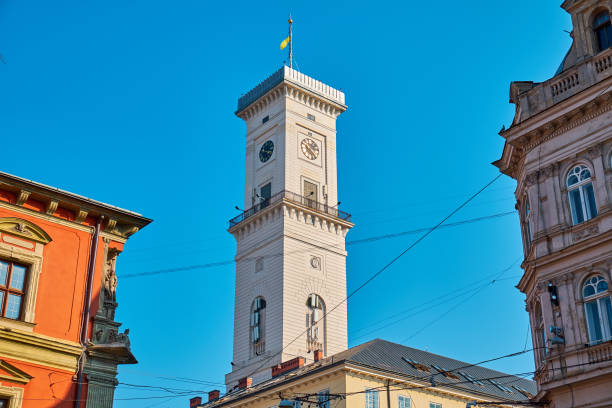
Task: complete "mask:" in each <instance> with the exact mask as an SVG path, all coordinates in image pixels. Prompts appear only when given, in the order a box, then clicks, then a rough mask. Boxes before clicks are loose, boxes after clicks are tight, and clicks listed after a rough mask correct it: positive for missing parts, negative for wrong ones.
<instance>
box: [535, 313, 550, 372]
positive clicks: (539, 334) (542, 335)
mask: <svg viewBox="0 0 612 408" xmlns="http://www.w3.org/2000/svg"><path fill="white" fill-rule="evenodd" d="M534 317H535V320H534V323H535V335H536V341H535V343H536V344H535V345H536V349H537V352H536V354H537V355H538V357H539V359H540V362H541V363H544V362H545V361H546V355H547V354H548V345H547V344H546V330H544V315H543V314H542V306H541V305H540V304H539V303H538V304H537V305H536V308H535V316H534Z"/></svg>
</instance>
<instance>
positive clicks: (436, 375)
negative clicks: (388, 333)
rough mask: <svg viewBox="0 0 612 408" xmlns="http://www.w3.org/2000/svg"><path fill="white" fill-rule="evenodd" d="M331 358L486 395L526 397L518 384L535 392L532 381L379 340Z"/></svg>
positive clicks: (514, 397)
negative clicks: (425, 368)
mask: <svg viewBox="0 0 612 408" xmlns="http://www.w3.org/2000/svg"><path fill="white" fill-rule="evenodd" d="M343 354H344V355H343ZM334 358H335V359H344V360H346V361H350V362H352V363H355V364H359V365H364V366H368V367H372V368H376V369H379V370H384V371H388V372H393V373H399V374H402V375H406V376H409V377H416V378H418V379H422V380H424V379H427V380H428V381H429V379H430V378H433V382H434V383H435V384H439V385H442V386H452V387H453V388H458V389H464V390H466V391H470V392H474V393H478V394H487V395H490V396H494V397H499V398H503V399H511V400H525V399H527V397H526V396H525V395H524V394H522V393H521V392H520V391H519V390H517V389H516V388H514V387H513V386H516V387H519V388H521V389H523V390H525V391H527V392H528V393H529V394H532V395H535V394H537V388H536V384H535V382H533V381H530V380H526V379H524V378H520V377H515V376H511V375H508V374H505V373H502V372H499V371H495V370H491V369H489V368H485V367H482V366H474V365H470V364H468V363H465V362H462V361H459V360H454V359H452V358H448V357H444V356H439V355H437V354H433V353H429V352H427V351H423V350H418V349H414V348H411V347H406V346H403V345H401V344H397V343H391V342H389V341H385V340H380V339H376V340H372V341H371V342H368V343H365V344H362V345H359V346H356V347H353V348H350V349H348V350H346V351H344V352H341V353H339V354H337V355H336V356H334ZM409 360H412V361H413V362H414V363H417V364H416V366H417V367H418V366H419V365H422V366H425V367H427V368H428V369H429V370H430V371H429V372H425V371H422V370H419V369H418V368H416V367H415V366H414V365H413V364H410V363H409V362H408V361H409ZM434 365H436V366H438V367H440V368H441V369H442V370H444V371H450V372H451V377H453V375H454V376H456V377H458V379H454V378H449V377H447V376H445V375H444V374H442V373H440V372H439V371H438V370H436V369H435V368H434V367H433V366H434ZM461 373H465V374H467V375H468V376H470V377H472V378H474V379H476V380H480V382H481V383H482V385H478V384H475V383H472V382H471V381H470V380H469V379H468V378H467V377H464V376H463V375H462V374H461ZM489 379H493V381H495V382H497V383H499V384H501V385H502V386H503V387H505V388H508V389H509V390H510V391H511V392H506V391H503V390H501V389H500V388H498V387H497V386H496V385H494V384H493V383H492V382H490V381H489Z"/></svg>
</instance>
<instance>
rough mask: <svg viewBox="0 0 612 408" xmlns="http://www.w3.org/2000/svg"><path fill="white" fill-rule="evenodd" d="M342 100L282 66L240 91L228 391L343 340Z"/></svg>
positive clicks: (328, 351)
mask: <svg viewBox="0 0 612 408" xmlns="http://www.w3.org/2000/svg"><path fill="white" fill-rule="evenodd" d="M345 110H346V105H345V104H344V93H342V92H340V91H338V90H336V89H334V88H332V87H330V86H328V85H325V84H323V83H322V82H320V81H317V80H315V79H313V78H311V77H308V76H306V75H304V74H301V73H299V72H298V71H296V70H294V69H292V68H289V67H287V66H284V67H283V68H281V69H280V70H278V71H276V72H275V73H274V74H272V75H271V76H270V77H268V78H267V79H266V80H264V81H263V82H261V83H260V84H259V85H257V86H256V87H255V88H253V89H252V90H251V91H249V92H248V93H247V94H245V95H244V96H243V97H241V98H240V99H239V100H238V110H237V111H236V115H237V116H238V117H240V118H241V119H243V120H244V121H245V122H246V145H247V147H246V169H245V189H244V208H245V211H244V212H243V213H241V214H240V215H238V216H237V217H235V218H233V219H232V220H230V226H229V232H230V233H231V234H232V235H233V236H234V237H235V238H236V242H237V252H236V258H235V259H236V293H235V309H234V353H233V360H232V371H231V372H230V373H229V374H227V375H226V378H225V382H226V385H227V387H228V391H229V390H231V389H232V388H234V387H236V386H241V384H242V386H244V384H245V383H248V382H250V381H252V382H253V383H258V382H261V381H264V380H266V379H269V378H271V377H272V369H271V367H273V366H277V365H278V364H281V363H284V362H287V361H288V360H292V359H295V358H296V357H302V358H303V359H304V361H305V362H309V361H313V360H314V356H315V355H317V356H321V355H322V356H325V355H332V354H335V353H337V352H340V351H342V350H345V349H346V348H347V343H348V340H347V316H346V303H345V302H344V299H345V298H346V249H345V236H346V234H347V232H348V231H349V229H351V228H352V227H353V224H352V223H351V216H350V215H349V214H347V213H345V212H343V211H341V210H339V209H338V205H339V201H338V189H337V166H336V118H337V117H338V116H339V115H340V114H341V113H342V112H344V111H345ZM336 306H337V308H336ZM334 308H335V310H334V311H333V312H332V313H329V314H327V312H328V311H330V310H331V309H334ZM249 378H250V379H249Z"/></svg>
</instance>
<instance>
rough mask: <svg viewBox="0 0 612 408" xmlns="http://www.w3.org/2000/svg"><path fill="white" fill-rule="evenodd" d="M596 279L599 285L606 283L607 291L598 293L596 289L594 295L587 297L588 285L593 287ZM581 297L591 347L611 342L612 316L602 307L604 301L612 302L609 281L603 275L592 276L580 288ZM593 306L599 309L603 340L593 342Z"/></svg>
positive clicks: (598, 314) (598, 315)
mask: <svg viewBox="0 0 612 408" xmlns="http://www.w3.org/2000/svg"><path fill="white" fill-rule="evenodd" d="M595 278H599V280H598V281H597V283H598V284H599V283H600V282H602V281H603V282H605V283H606V287H607V288H606V289H605V290H604V291H600V292H597V288H595V293H594V294H592V295H588V296H585V295H584V290H585V288H586V287H587V286H588V285H591V281H592V280H593V279H595ZM580 295H581V299H582V303H583V310H584V319H585V326H586V329H587V333H586V334H587V339H588V342H589V344H590V345H596V344H600V343H605V342H607V341H611V340H612V316H610V315H609V313H610V312H609V311H608V310H605V309H604V306H603V305H602V303H603V301H605V300H606V299H607V300H608V302H612V293H611V291H610V282H609V281H608V279H606V277H605V276H604V275H603V274H599V273H598V274H595V275H590V276H589V277H588V278H587V279H585V280H584V281H583V283H582V285H581V287H580ZM591 304H595V305H596V307H597V317H598V323H599V329H600V331H601V339H595V340H593V337H594V336H593V335H592V334H593V333H592V332H593V330H594V329H595V328H594V327H592V326H591V324H590V323H589V322H590V321H591V319H592V318H594V317H593V316H591V313H590V312H589V305H591ZM606 317H607V320H606Z"/></svg>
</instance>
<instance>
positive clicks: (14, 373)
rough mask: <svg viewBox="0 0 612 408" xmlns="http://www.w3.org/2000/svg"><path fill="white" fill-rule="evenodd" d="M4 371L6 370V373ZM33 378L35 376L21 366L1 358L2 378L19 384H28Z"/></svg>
mask: <svg viewBox="0 0 612 408" xmlns="http://www.w3.org/2000/svg"><path fill="white" fill-rule="evenodd" d="M2 371H4V373H3V372H2ZM32 378H34V377H32V376H31V375H30V374H28V373H26V372H25V371H22V370H20V369H19V368H17V367H15V366H14V365H12V364H10V363H8V362H6V361H4V360H0V380H5V381H9V382H13V383H17V384H27V383H28V382H30V380H31V379H32ZM0 394H1V391H0Z"/></svg>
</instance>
